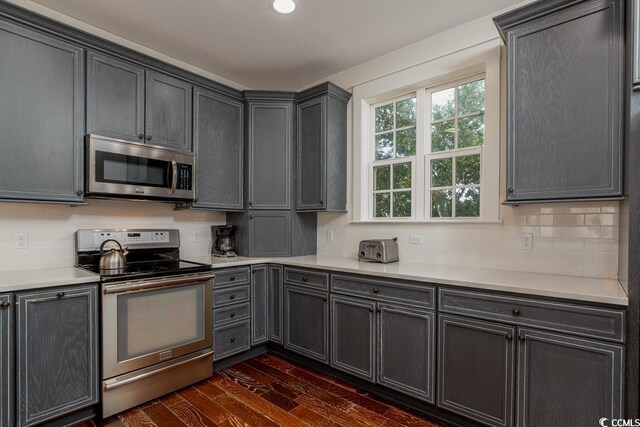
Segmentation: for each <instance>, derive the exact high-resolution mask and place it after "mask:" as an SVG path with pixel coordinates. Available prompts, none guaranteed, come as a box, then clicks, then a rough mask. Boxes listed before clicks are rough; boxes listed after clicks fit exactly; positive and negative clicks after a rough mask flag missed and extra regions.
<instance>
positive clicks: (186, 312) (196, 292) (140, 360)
mask: <svg viewBox="0 0 640 427" xmlns="http://www.w3.org/2000/svg"><path fill="white" fill-rule="evenodd" d="M212 347H213V274H211V273H202V274H194V275H184V276H174V277H168V278H161V279H151V280H138V281H131V282H124V283H114V284H103V285H102V349H103V350H102V378H103V380H105V379H109V378H113V377H115V376H118V375H121V374H125V373H128V372H132V371H135V370H137V369H141V368H145V367H148V366H152V365H155V364H157V363H160V362H164V361H167V360H171V359H174V358H177V357H180V356H184V355H186V354H189V353H193V352H196V351H199V350H204V349H210V348H212Z"/></svg>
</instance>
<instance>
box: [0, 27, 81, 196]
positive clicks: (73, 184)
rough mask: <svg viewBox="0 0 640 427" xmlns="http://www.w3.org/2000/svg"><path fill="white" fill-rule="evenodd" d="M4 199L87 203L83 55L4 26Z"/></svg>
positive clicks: (0, 39) (0, 46) (0, 112)
mask: <svg viewBox="0 0 640 427" xmlns="http://www.w3.org/2000/svg"><path fill="white" fill-rule="evenodd" d="M0 58H2V60H1V61H0V134H1V138H2V140H1V141H2V143H1V144H2V155H1V156H0V182H1V183H2V185H1V186H0V187H1V189H0V198H5V199H22V200H43V201H54V202H80V201H82V189H83V187H84V185H83V175H84V159H83V149H82V146H83V138H84V51H83V50H82V49H81V48H80V47H78V46H74V45H72V44H69V43H66V42H63V41H61V40H58V39H56V38H54V37H49V36H47V35H45V34H43V33H40V32H36V31H32V30H29V29H27V28H23V27H20V26H18V25H14V24H12V23H9V22H4V21H3V22H0Z"/></svg>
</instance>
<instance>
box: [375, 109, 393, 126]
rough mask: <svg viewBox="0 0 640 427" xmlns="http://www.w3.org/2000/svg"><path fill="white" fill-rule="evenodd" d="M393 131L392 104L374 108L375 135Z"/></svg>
mask: <svg viewBox="0 0 640 427" xmlns="http://www.w3.org/2000/svg"><path fill="white" fill-rule="evenodd" d="M391 129H393V104H388V105H383V106H382V107H377V108H376V133H378V132H384V131H387V130H391Z"/></svg>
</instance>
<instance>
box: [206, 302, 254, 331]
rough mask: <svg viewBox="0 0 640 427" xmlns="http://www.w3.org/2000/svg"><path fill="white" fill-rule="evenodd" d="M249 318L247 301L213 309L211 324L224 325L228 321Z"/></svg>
mask: <svg viewBox="0 0 640 427" xmlns="http://www.w3.org/2000/svg"><path fill="white" fill-rule="evenodd" d="M248 318H249V303H248V302H247V303H244V304H236V305H230V306H225V307H222V308H218V309H216V310H214V311H213V326H214V327H216V326H220V325H226V324H228V323H232V322H236V321H239V320H246V319H248Z"/></svg>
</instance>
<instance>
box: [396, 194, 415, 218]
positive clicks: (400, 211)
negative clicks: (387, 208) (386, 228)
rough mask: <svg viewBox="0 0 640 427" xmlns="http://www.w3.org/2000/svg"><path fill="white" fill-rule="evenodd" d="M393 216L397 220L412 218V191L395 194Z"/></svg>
mask: <svg viewBox="0 0 640 427" xmlns="http://www.w3.org/2000/svg"><path fill="white" fill-rule="evenodd" d="M393 216H394V217H397V218H406V217H410V216H411V191H398V192H395V193H393Z"/></svg>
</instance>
